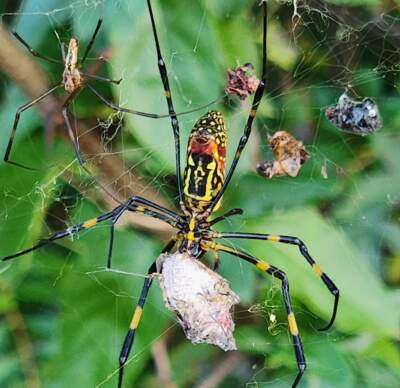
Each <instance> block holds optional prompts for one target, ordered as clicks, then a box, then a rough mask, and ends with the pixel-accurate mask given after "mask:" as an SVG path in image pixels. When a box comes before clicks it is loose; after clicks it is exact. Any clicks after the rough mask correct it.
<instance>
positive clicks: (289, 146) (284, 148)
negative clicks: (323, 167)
mask: <svg viewBox="0 0 400 388" xmlns="http://www.w3.org/2000/svg"><path fill="white" fill-rule="evenodd" d="M268 145H269V147H270V148H271V150H272V152H273V153H274V156H275V160H267V161H265V162H263V163H259V164H258V165H257V172H258V174H259V175H261V176H263V177H266V178H272V177H274V176H285V175H289V176H291V177H295V176H297V174H298V173H299V171H300V168H301V166H302V165H303V164H304V163H305V162H306V160H308V159H309V158H310V154H309V153H308V152H307V151H306V149H305V147H304V145H303V142H302V141H299V140H297V139H296V138H294V137H293V136H292V135H291V134H290V133H288V132H286V131H278V132H275V133H274V134H273V135H272V136H268Z"/></svg>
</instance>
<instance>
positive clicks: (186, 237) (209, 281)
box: [3, 0, 339, 388]
mask: <svg viewBox="0 0 400 388" xmlns="http://www.w3.org/2000/svg"><path fill="white" fill-rule="evenodd" d="M147 6H148V11H149V15H150V21H151V26H152V32H153V38H154V42H155V47H156V52H157V64H158V69H159V73H160V77H161V81H162V84H163V87H164V95H165V98H166V102H167V105H168V111H169V112H170V124H171V127H172V130H173V135H174V139H175V142H174V144H175V165H176V177H177V187H178V196H179V207H180V211H179V212H176V211H172V210H170V209H168V208H166V207H163V206H160V205H158V204H157V203H155V202H153V201H150V200H148V199H146V198H143V197H141V196H138V195H135V196H133V197H131V198H129V199H128V200H127V201H126V202H124V203H122V204H120V205H119V206H117V207H116V208H114V209H113V210H111V211H109V212H107V213H104V214H101V215H99V216H98V217H96V218H93V219H90V220H87V221H85V222H82V223H79V224H75V225H72V226H70V227H69V228H67V229H65V230H63V231H60V232H56V233H54V234H53V235H51V236H50V237H49V238H47V239H43V240H40V241H39V242H38V243H37V244H36V245H34V246H33V247H30V248H28V249H25V250H22V251H20V252H17V253H14V254H12V255H9V256H7V257H4V258H3V261H6V260H11V259H14V258H16V257H19V256H22V255H25V254H27V253H29V252H32V251H35V250H37V249H39V248H41V247H43V246H45V245H48V244H51V243H53V242H55V241H57V240H59V239H62V238H64V237H68V236H71V235H74V234H77V233H79V232H81V231H84V230H87V229H90V228H93V227H94V226H95V225H98V224H100V223H103V222H107V223H108V224H109V226H110V242H109V248H108V256H107V268H111V259H112V253H113V245H114V229H115V225H116V223H117V222H118V220H119V219H120V217H121V216H122V215H123V214H124V213H125V212H126V211H130V212H133V213H139V214H144V215H147V216H149V217H152V218H154V219H157V220H161V221H163V222H165V223H167V224H169V225H170V226H172V227H173V228H174V229H175V233H174V234H173V235H172V236H171V239H170V241H169V242H168V244H167V245H166V246H165V247H164V249H163V250H162V252H161V253H162V255H161V256H160V259H159V260H158V261H157V260H155V261H154V262H153V263H152V264H151V265H150V266H149V269H148V272H147V276H146V277H145V279H144V283H143V287H142V291H141V293H140V297H139V300H138V302H137V304H136V307H135V309H134V313H133V316H132V319H131V322H130V324H129V328H128V330H127V333H126V336H125V340H124V342H123V344H122V348H121V351H120V355H119V368H118V372H119V373H118V387H119V388H121V387H122V386H123V378H124V370H125V368H126V366H127V362H128V360H129V355H130V353H131V350H132V349H133V345H134V340H135V336H136V334H137V332H138V328H139V324H140V321H141V317H142V315H143V308H144V305H145V303H146V300H147V296H148V293H149V290H150V287H151V286H152V283H153V280H154V278H155V277H156V276H159V277H161V283H162V285H161V286H162V288H163V291H164V297H165V299H166V304H167V307H168V308H171V309H173V310H174V311H176V312H177V315H178V319H179V321H180V322H181V323H182V324H183V326H184V330H185V332H186V335H187V336H188V337H189V338H190V339H191V340H194V341H195V342H211V343H214V344H217V345H218V346H221V347H222V348H224V349H225V350H230V349H234V348H235V347H236V345H235V343H234V339H233V337H232V332H233V328H234V325H233V321H232V318H231V316H230V311H231V308H232V306H233V305H234V304H236V303H238V298H237V296H236V294H235V293H234V292H233V291H232V290H231V289H230V288H229V285H228V283H227V282H226V281H225V279H223V278H221V277H220V276H219V275H218V274H214V273H213V271H212V270H211V269H206V267H204V266H202V265H200V264H199V263H198V260H200V259H202V258H203V257H204V256H205V255H206V254H207V252H210V253H212V254H214V255H215V259H216V263H215V266H214V271H215V270H216V268H217V266H218V262H219V253H220V252H225V253H226V254H228V255H231V256H233V257H235V258H238V259H241V260H244V261H246V262H248V263H250V264H252V265H254V266H255V267H256V268H257V269H259V270H260V271H262V272H263V273H264V274H266V275H269V276H271V277H273V278H274V279H276V280H277V281H279V283H280V286H281V287H280V290H281V293H282V297H283V304H284V306H285V310H286V314H287V323H288V328H289V332H290V337H291V339H292V345H293V351H294V356H295V362H296V366H297V373H296V377H295V379H294V382H293V385H292V387H296V386H297V385H298V383H299V381H300V380H301V378H302V376H303V373H304V371H305V369H306V366H307V363H306V358H305V354H304V350H303V345H302V341H301V339H300V334H299V329H298V327H297V323H296V318H295V315H294V312H293V308H292V301H291V297H290V293H289V279H288V276H287V275H286V273H285V272H284V271H282V270H281V269H279V268H278V267H276V266H274V265H272V264H269V263H267V262H266V261H264V260H262V259H260V258H258V257H256V256H253V255H251V254H249V253H247V252H245V251H243V250H241V249H237V248H233V247H231V246H230V245H227V244H225V243H224V242H225V241H229V240H230V239H246V240H260V241H263V242H273V243H280V244H288V245H293V246H295V247H297V249H298V250H299V252H300V254H301V255H302V257H303V258H304V260H306V262H307V263H308V265H309V266H310V267H311V268H312V269H313V271H314V272H315V274H316V275H317V276H318V277H319V279H320V280H321V281H322V282H323V283H324V285H325V286H326V288H327V289H328V291H329V292H330V293H331V295H333V297H334V303H333V310H332V314H331V317H330V320H329V322H328V324H327V325H326V326H325V327H323V328H321V329H320V330H327V329H329V328H330V327H331V326H332V325H333V323H334V321H335V318H336V312H337V308H338V303H339V290H338V288H337V287H336V286H335V284H334V283H333V281H332V280H331V279H330V278H329V276H328V275H327V274H326V273H325V272H324V271H323V270H322V269H321V267H320V266H319V265H318V264H317V263H316V262H315V260H314V259H313V258H312V257H311V255H310V253H309V251H308V248H307V246H306V245H305V244H304V242H303V241H301V240H300V239H299V238H297V237H294V236H285V235H276V234H269V233H245V232H220V231H216V230H215V229H214V225H215V224H217V223H219V222H221V221H224V220H225V219H226V218H228V217H231V216H234V215H240V214H242V213H243V211H242V210H241V209H231V210H229V211H227V212H225V213H224V214H222V215H220V216H217V217H213V213H214V212H215V210H217V209H218V208H219V207H220V206H221V203H222V197H223V195H224V193H225V192H226V190H227V189H228V187H229V184H230V181H231V179H232V176H233V174H234V172H235V170H236V166H237V164H238V162H239V160H240V158H241V155H242V153H243V150H244V149H245V146H246V144H247V141H248V139H249V137H250V135H251V131H252V127H253V123H254V120H255V118H256V116H257V112H258V108H259V105H260V103H261V99H262V97H263V94H264V89H265V81H266V75H267V47H266V46H267V1H261V3H260V6H261V7H262V11H263V14H262V18H263V34H262V75H261V78H260V82H259V84H258V86H257V89H256V91H255V93H254V97H253V101H252V103H251V107H250V110H249V113H248V115H247V121H246V124H245V126H244V129H243V133H242V136H241V138H240V140H239V142H238V145H237V148H236V151H235V154H234V158H233V160H232V162H231V164H230V167H229V169H228V171H227V174H226V175H225V157H226V145H227V130H226V126H225V120H224V117H223V116H222V114H221V113H220V112H218V111H210V112H207V113H205V114H204V115H203V116H202V117H200V118H199V120H198V121H197V122H196V124H195V125H194V126H193V128H192V131H191V133H190V135H189V140H188V145H187V153H186V166H185V169H184V173H183V176H182V174H181V162H180V129H179V121H178V118H177V115H176V113H175V110H174V105H173V100H172V93H171V90H170V88H169V80H168V73H167V69H166V65H165V62H164V60H163V57H162V54H161V48H160V43H159V39H158V34H157V29H156V24H155V20H154V15H153V10H152V6H151V2H150V0H147ZM218 240H222V242H219V241H218ZM176 271H181V274H179V276H183V278H184V282H185V287H182V289H179V284H178V283H177V279H176V278H175V275H176V274H175V272H176ZM173 272H174V273H173ZM194 272H196V273H198V274H199V275H198V276H199V277H200V276H201V278H202V279H198V278H196V279H192V280H193V282H197V284H196V287H197V289H201V292H200V293H193V292H192V291H193V290H191V289H190V288H189V290H188V286H190V284H191V279H190V278H187V277H190V276H193V273H194ZM179 276H178V277H177V278H178V279H179ZM193 282H192V283H193ZM183 289H186V290H188V291H187V292H186V294H185V295H183V296H182V292H181V291H182V290H183ZM188 294H189V295H188ZM199 298H200V299H199ZM198 304H200V305H201V304H204V305H205V306H206V311H199V310H198V308H199V306H198ZM188 310H189V312H190V314H188ZM196 317H197V318H198V320H199V321H200V323H201V326H202V327H200V328H199V327H198V326H196V321H195V319H196ZM210 319H211V321H210ZM197 323H199V322H197Z"/></svg>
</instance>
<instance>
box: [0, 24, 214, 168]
mask: <svg viewBox="0 0 400 388" xmlns="http://www.w3.org/2000/svg"><path fill="white" fill-rule="evenodd" d="M102 23H103V20H102V19H101V18H100V19H99V20H98V22H97V25H96V28H95V30H94V32H93V35H92V37H91V39H90V41H89V43H88V45H87V47H86V49H85V51H84V54H83V56H82V58H79V56H78V55H79V40H78V39H77V38H75V37H72V38H71V39H70V41H69V44H68V50H67V53H66V54H65V49H64V45H63V44H61V56H62V61H61V60H58V59H53V58H50V57H48V56H46V55H42V54H40V53H39V52H37V51H36V50H34V49H33V48H32V47H31V46H30V45H29V44H28V43H27V42H26V41H25V40H24V39H23V38H22V37H21V36H20V35H19V34H18V33H17V32H16V31H14V32H13V35H14V36H15V38H16V39H17V40H18V41H19V42H20V43H21V44H22V45H23V46H24V47H25V48H26V49H27V50H28V51H29V52H30V53H31V54H32V55H33V56H35V57H38V58H41V59H43V60H45V61H47V62H50V63H56V64H61V65H63V66H64V71H63V73H62V80H61V81H60V82H59V83H57V84H56V85H53V86H52V87H51V88H50V89H49V90H47V91H45V92H44V93H42V94H41V95H40V96H38V97H36V98H35V99H34V100H32V101H30V102H28V103H26V104H24V105H22V106H20V107H19V108H18V109H17V112H16V114H15V118H14V123H13V127H12V130H11V134H10V137H9V140H8V144H7V148H6V151H5V154H4V161H5V162H6V163H10V164H13V165H15V166H18V167H22V168H25V169H27V170H37V168H33V167H31V166H26V165H24V164H21V163H18V162H15V161H13V160H11V159H10V155H11V151H12V147H13V143H14V138H15V134H16V131H17V128H18V123H19V120H20V116H21V113H23V112H24V111H26V110H27V109H29V108H31V107H32V106H34V105H36V104H37V103H39V102H40V101H42V100H44V99H45V98H46V97H47V96H49V95H50V94H52V93H53V92H55V91H56V90H57V89H59V88H63V89H64V90H65V91H66V92H67V97H66V98H65V100H64V102H63V103H62V105H61V112H62V115H63V118H64V122H65V126H66V128H67V131H68V135H69V138H70V140H71V143H72V145H73V148H74V151H75V155H76V158H77V160H78V162H79V164H80V165H81V166H83V164H84V158H83V156H82V154H81V151H80V149H79V141H78V138H77V134H76V131H75V130H74V129H73V127H72V124H71V120H70V113H69V110H68V107H69V106H70V104H71V103H72V101H73V100H74V99H75V97H76V96H77V95H78V94H79V92H81V91H82V89H84V88H87V89H88V90H90V91H91V92H92V94H93V95H94V96H95V97H96V98H97V99H99V100H100V101H101V102H103V103H104V104H105V105H107V106H108V107H109V108H111V109H113V110H114V111H117V112H123V113H130V114H134V115H138V116H144V117H148V118H152V119H160V118H166V117H169V114H156V113H147V112H141V111H137V110H134V109H129V108H123V107H120V106H118V105H116V104H114V103H112V102H111V101H108V100H107V99H106V98H105V97H104V96H103V95H102V94H101V93H99V92H98V91H97V90H96V88H95V87H94V86H93V85H92V84H91V83H90V82H91V81H102V82H108V83H112V84H116V85H118V84H120V82H121V81H122V79H119V80H113V79H110V78H105V77H101V76H98V75H94V74H89V73H85V72H83V71H82V70H81V68H82V66H83V65H84V63H85V61H86V59H87V58H88V55H89V53H90V51H91V49H92V47H93V45H94V43H95V40H96V37H97V34H98V32H99V30H100V27H101V25H102ZM97 60H104V58H103V57H99V58H97ZM219 99H220V98H217V99H215V100H213V101H211V102H209V103H207V104H204V105H202V106H200V107H198V108H194V109H191V110H188V111H185V112H180V113H176V115H177V116H178V115H184V114H188V113H192V112H196V111H197V110H200V109H203V108H205V107H208V106H210V105H212V104H214V103H215V102H216V101H218V100H219Z"/></svg>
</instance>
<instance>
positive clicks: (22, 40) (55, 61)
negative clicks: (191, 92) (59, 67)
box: [12, 31, 64, 64]
mask: <svg viewBox="0 0 400 388" xmlns="http://www.w3.org/2000/svg"><path fill="white" fill-rule="evenodd" d="M12 34H13V35H14V36H15V37H16V38H17V39H18V40H19V42H20V43H21V44H22V45H23V46H24V47H25V48H26V49H27V50H28V51H29V52H30V53H31V54H32V55H33V56H35V57H38V58H41V59H44V60H45V61H47V62H52V63H59V64H64V62H63V61H60V60H58V59H53V58H50V57H46V56H45V55H42V54H40V53H38V52H37V51H35V50H34V49H33V48H32V47H31V46H30V45H29V44H28V43H27V42H26V41H25V40H24V39H23V38H22V37H21V35H19V34H18V32H16V31H13V33H12Z"/></svg>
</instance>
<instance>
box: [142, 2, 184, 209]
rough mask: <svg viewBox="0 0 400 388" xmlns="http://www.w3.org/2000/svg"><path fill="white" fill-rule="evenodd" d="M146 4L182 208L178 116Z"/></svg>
mask: <svg viewBox="0 0 400 388" xmlns="http://www.w3.org/2000/svg"><path fill="white" fill-rule="evenodd" d="M147 6H148V9H149V14H150V20H151V27H152V30H153V35H154V41H155V44H156V51H157V64H158V70H159V72H160V77H161V81H162V84H163V87H164V94H165V98H166V100H167V105H168V113H169V116H170V117H171V126H172V131H173V134H174V139H175V168H176V179H177V181H178V192H179V204H180V206H181V208H183V207H184V205H183V182H182V175H181V151H180V136H179V123H178V118H177V116H176V113H175V110H174V105H173V102H172V95H171V90H170V87H169V79H168V74H167V68H166V66H165V62H164V59H163V57H162V55H161V49H160V42H159V40H158V36H157V29H156V23H155V21H154V15H153V10H152V8H151V2H150V0H147Z"/></svg>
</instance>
